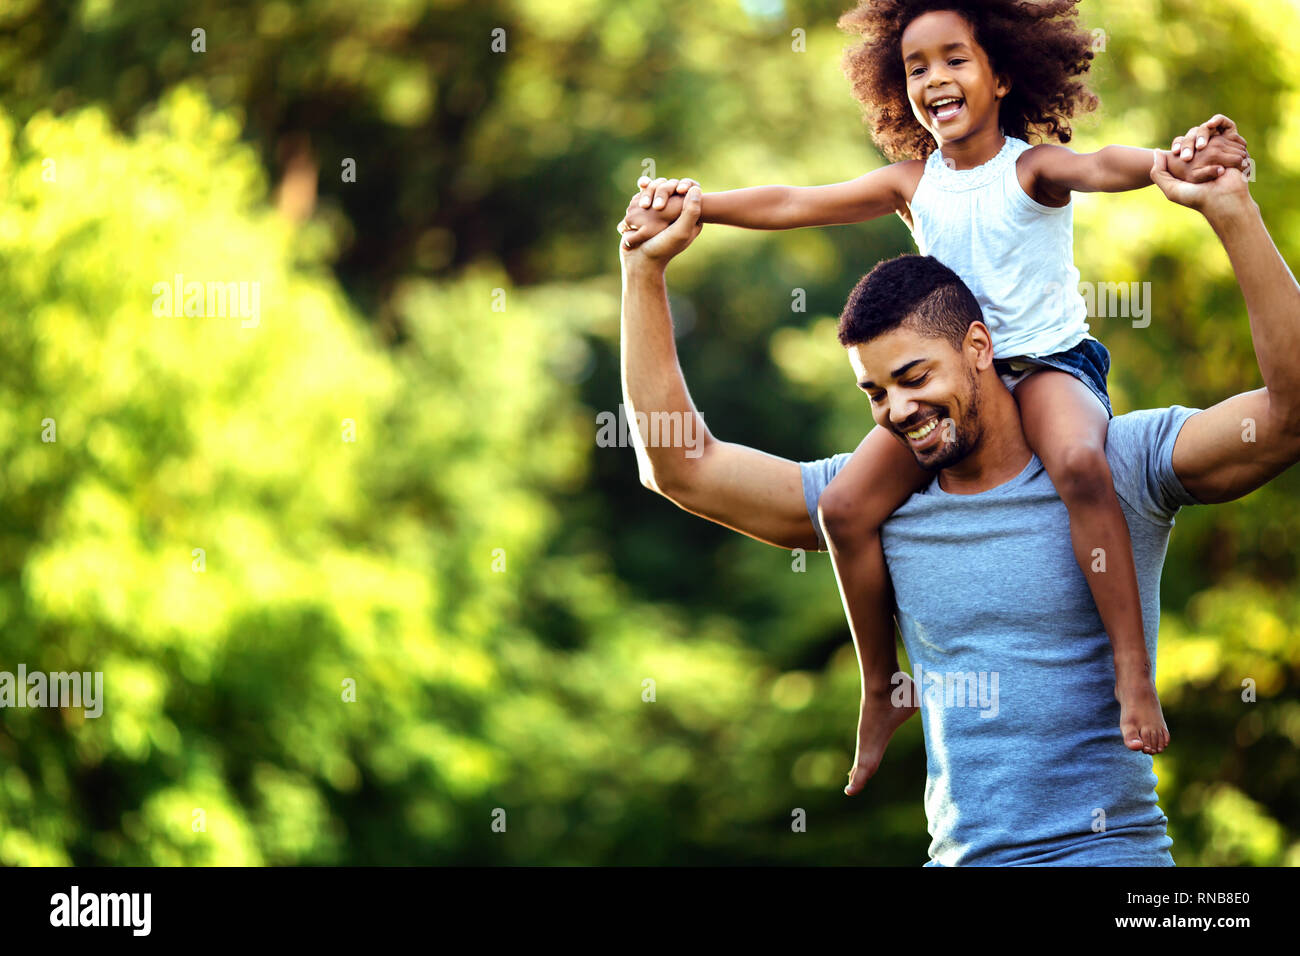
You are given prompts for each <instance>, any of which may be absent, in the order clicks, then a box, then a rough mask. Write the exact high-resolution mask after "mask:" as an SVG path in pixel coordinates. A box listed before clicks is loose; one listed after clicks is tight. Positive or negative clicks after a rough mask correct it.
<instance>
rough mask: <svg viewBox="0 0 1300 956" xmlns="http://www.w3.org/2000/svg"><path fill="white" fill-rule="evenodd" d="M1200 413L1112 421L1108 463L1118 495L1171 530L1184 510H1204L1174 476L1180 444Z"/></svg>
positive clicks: (1166, 411) (1148, 412)
mask: <svg viewBox="0 0 1300 956" xmlns="http://www.w3.org/2000/svg"><path fill="white" fill-rule="evenodd" d="M1199 411H1201V409H1199V408H1187V407H1185V406H1182V405H1172V406H1170V407H1169V408H1147V409H1143V410H1142V411H1138V412H1129V413H1128V414H1127V415H1120V416H1119V417H1118V418H1113V419H1111V422H1110V430H1109V432H1108V433H1107V435H1106V458H1107V460H1108V461H1109V463H1110V471H1111V475H1112V477H1113V478H1114V480H1115V493H1116V494H1117V495H1119V497H1121V498H1123V499H1124V500H1125V501H1126V502H1128V504H1129V506H1130V507H1132V508H1133V510H1134V511H1136V512H1137V513H1138V514H1140V515H1142V516H1144V517H1145V518H1147V520H1149V521H1152V522H1155V523H1156V524H1161V525H1168V524H1169V523H1170V519H1172V518H1173V516H1174V515H1175V514H1176V513H1177V512H1178V509H1179V508H1182V507H1184V506H1186V505H1199V504H1200V503H1201V502H1199V501H1197V500H1196V499H1195V498H1194V497H1192V494H1191V492H1189V491H1188V490H1187V489H1186V488H1184V487H1183V483H1182V482H1181V481H1179V480H1178V475H1177V474H1176V473H1175V472H1174V444H1175V443H1176V442H1177V441H1178V433H1179V432H1180V431H1181V430H1182V427H1183V424H1184V423H1185V422H1186V421H1187V419H1189V418H1191V417H1192V416H1193V415H1195V414H1196V413H1197V412H1199Z"/></svg>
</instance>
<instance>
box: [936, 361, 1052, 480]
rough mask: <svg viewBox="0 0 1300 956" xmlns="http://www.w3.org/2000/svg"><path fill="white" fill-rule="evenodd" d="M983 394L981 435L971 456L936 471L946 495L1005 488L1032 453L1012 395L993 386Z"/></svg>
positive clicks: (986, 388) (1021, 469)
mask: <svg viewBox="0 0 1300 956" xmlns="http://www.w3.org/2000/svg"><path fill="white" fill-rule="evenodd" d="M984 395H985V396H986V400H985V405H984V407H983V408H982V409H981V410H980V421H981V423H982V425H983V428H984V434H983V436H982V437H981V438H980V440H979V442H978V444H977V445H976V446H975V448H974V449H972V450H971V452H970V454H968V455H967V456H966V457H965V458H963V459H962V460H961V461H959V462H957V463H956V464H955V465H952V466H950V467H948V468H944V469H942V470H941V471H940V472H939V487H940V488H942V489H943V490H944V491H946V492H948V493H949V494H953V495H977V494H979V493H980V492H982V491H988V490H990V489H992V488H996V487H997V486H998V485H1004V484H1006V483H1007V482H1008V481H1010V480H1011V479H1012V478H1015V477H1016V476H1017V475H1019V474H1020V473H1021V472H1022V471H1024V470H1025V466H1026V465H1028V464H1029V458H1030V456H1031V455H1032V454H1033V452H1032V451H1031V450H1030V448H1029V442H1027V441H1026V440H1025V431H1024V428H1023V426H1022V425H1021V422H1020V408H1019V407H1018V406H1017V405H1016V400H1015V399H1014V398H1012V397H1011V393H1010V392H1008V391H1007V390H1006V389H1004V388H1001V387H998V386H996V385H995V386H992V387H988V386H986V387H985V388H984Z"/></svg>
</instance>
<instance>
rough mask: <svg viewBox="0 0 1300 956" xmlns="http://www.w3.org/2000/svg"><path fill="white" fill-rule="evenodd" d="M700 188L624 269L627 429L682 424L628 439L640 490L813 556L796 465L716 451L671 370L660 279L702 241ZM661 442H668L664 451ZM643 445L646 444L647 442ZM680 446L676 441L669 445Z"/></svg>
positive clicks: (718, 445) (728, 449) (674, 366)
mask: <svg viewBox="0 0 1300 956" xmlns="http://www.w3.org/2000/svg"><path fill="white" fill-rule="evenodd" d="M700 195H701V193H700V188H699V187H698V186H695V187H692V189H691V191H690V192H689V193H687V194H686V202H685V205H684V206H683V207H682V214H681V217H680V218H679V219H678V220H677V221H676V222H674V223H673V224H672V225H671V226H669V227H668V228H667V229H665V230H664V231H663V232H661V233H659V234H658V235H656V236H654V237H653V238H652V239H649V240H647V241H646V242H645V243H643V244H642V245H640V246H638V247H637V248H636V249H628V248H627V247H626V246H624V245H623V244H622V242H621V241H620V243H619V253H620V255H621V257H622V260H623V324H622V371H623V404H624V405H625V406H626V407H627V412H628V419H629V421H632V422H635V421H637V419H638V418H640V416H641V415H642V414H644V415H645V421H646V422H647V423H651V422H655V423H660V424H662V423H663V422H671V423H673V425H674V426H676V424H677V423H678V422H680V423H681V426H682V427H681V428H680V430H679V429H678V428H676V427H673V428H649V427H647V429H646V431H647V432H648V433H649V434H648V435H646V434H641V433H640V430H639V429H637V428H633V429H632V441H633V443H634V445H635V447H636V456H637V465H638V468H639V469H640V472H641V483H642V484H643V485H645V486H646V487H647V488H650V489H651V490H653V491H657V492H659V493H660V494H661V495H663V496H664V497H666V498H668V499H669V500H670V501H672V502H673V503H675V504H676V505H678V506H679V507H681V508H684V509H685V510H687V511H689V512H691V513H693V514H697V515H699V516H700V517H702V518H708V519H709V520H710V521H716V522H717V523H718V524H721V525H725V526H726V527H728V528H732V529H733V530H735V531H739V532H741V533H742V534H746V535H749V536H750V537H752V538H757V539H758V540H759V541H765V542H767V543H768V544H774V545H776V546H777V547H781V548H790V549H793V548H804V549H807V550H810V551H813V550H817V549H818V548H819V547H820V545H819V544H818V540H817V535H816V532H815V531H814V529H813V525H812V521H811V519H810V518H809V517H808V510H807V507H806V506H805V504H804V496H803V478H802V475H801V473H800V470H799V466H798V464H796V463H795V462H793V461H789V460H787V459H784V458H777V457H774V456H772V455H768V454H765V453H763V452H761V451H755V450H754V449H752V448H746V447H744V446H743V445H735V444H732V443H730V442H723V441H718V440H717V439H716V438H714V437H713V435H712V434H710V432H709V429H708V427H707V426H706V425H705V424H704V418H703V417H702V416H701V415H700V414H699V412H698V411H697V410H696V408H695V403H694V402H692V401H691V396H690V393H689V392H688V391H687V389H686V380H685V378H683V376H682V369H681V365H680V364H679V363H678V361H677V346H676V343H675V342H674V341H673V326H672V317H671V315H670V313H669V311H668V290H667V287H666V285H665V283H664V269H665V268H666V267H667V265H668V262H669V260H670V259H672V258H673V256H675V255H677V253H679V252H681V251H682V250H683V249H685V248H686V247H687V246H689V245H690V244H691V242H692V241H694V239H695V237H696V236H697V235H699V232H700V223H699V218H700ZM665 435H670V436H673V439H674V440H672V441H663V440H662V439H663V438H664V436H665ZM647 438H650V439H653V440H649V441H648V440H647ZM678 438H681V439H682V440H680V441H679V440H676V439H678Z"/></svg>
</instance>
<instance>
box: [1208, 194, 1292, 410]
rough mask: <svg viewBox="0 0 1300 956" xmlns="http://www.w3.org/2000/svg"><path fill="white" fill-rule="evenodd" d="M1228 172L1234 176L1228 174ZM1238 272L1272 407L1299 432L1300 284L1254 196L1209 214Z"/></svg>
mask: <svg viewBox="0 0 1300 956" xmlns="http://www.w3.org/2000/svg"><path fill="white" fill-rule="evenodd" d="M1227 175H1236V173H1228V174H1227ZM1207 218H1208V219H1209V221H1210V225H1211V226H1213V227H1214V231H1215V232H1216V233H1217V234H1218V236H1219V240H1220V241H1221V242H1222V243H1223V247H1224V249H1226V250H1227V252H1228V257H1229V258H1230V259H1231V260H1232V268H1233V270H1234V271H1235V272H1236V274H1237V282H1238V283H1239V284H1240V285H1241V292H1242V295H1243V296H1244V297H1245V300H1246V310H1247V312H1248V314H1249V316H1250V335H1251V340H1252V341H1253V342H1254V345H1255V358H1256V360H1257V361H1258V363H1259V371H1260V374H1261V375H1263V378H1264V385H1265V386H1266V387H1267V388H1268V394H1269V406H1270V408H1271V409H1272V410H1273V411H1274V412H1275V413H1276V414H1277V416H1278V419H1279V422H1280V423H1281V424H1282V425H1283V426H1284V427H1285V428H1286V429H1287V430H1288V431H1290V432H1293V433H1294V432H1298V431H1300V349H1298V348H1297V346H1298V345H1300V285H1297V284H1296V280H1295V277H1294V276H1293V275H1292V274H1291V270H1290V269H1289V268H1288V267H1287V264H1286V262H1285V261H1284V260H1283V259H1282V255H1281V253H1279V252H1278V250H1277V246H1276V245H1274V244H1273V239H1272V237H1271V236H1270V235H1269V234H1268V229H1267V228H1266V227H1265V226H1264V220H1263V218H1262V217H1261V216H1260V212H1259V206H1258V205H1257V204H1256V203H1255V201H1254V200H1253V199H1247V200H1245V201H1243V202H1240V203H1234V204H1233V205H1232V206H1231V208H1229V209H1226V210H1224V211H1221V212H1216V213H1214V214H1211V215H1207Z"/></svg>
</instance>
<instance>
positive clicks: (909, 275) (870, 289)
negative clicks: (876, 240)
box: [839, 255, 984, 351]
mask: <svg viewBox="0 0 1300 956" xmlns="http://www.w3.org/2000/svg"><path fill="white" fill-rule="evenodd" d="M983 319H984V315H983V313H982V312H981V311H980V306H979V303H978V302H977V301H975V296H974V294H973V293H972V292H971V290H970V289H969V288H968V287H967V285H966V283H964V282H962V281H961V277H960V276H958V275H957V273H955V272H953V271H952V270H951V269H949V268H948V267H947V266H946V265H944V264H943V263H942V262H940V261H939V260H938V259H936V258H934V257H933V256H910V255H909V256H899V257H897V258H896V259H886V260H885V261H884V262H880V263H878V264H877V265H876V267H875V268H874V269H872V270H871V271H870V272H869V273H867V274H866V275H865V276H863V277H862V281H860V282H859V283H858V284H857V286H855V287H854V289H853V292H852V293H851V294H850V295H849V301H848V303H847V304H845V306H844V311H843V312H842V313H840V329H839V335H840V344H841V345H843V346H844V347H845V348H848V347H849V346H851V345H862V344H863V343H865V342H870V341H871V340H872V339H874V338H877V337H878V336H881V335H883V334H885V333H886V332H891V331H893V330H894V329H896V328H898V327H899V326H901V325H904V324H906V325H907V327H908V328H910V329H914V330H915V331H916V332H919V333H920V334H921V335H926V336H929V337H931V338H942V339H947V340H948V342H949V343H950V344H951V345H952V347H953V348H954V349H956V350H957V351H961V346H962V342H963V341H964V340H965V338H966V331H967V330H968V329H969V328H970V325H971V323H972V322H982V321H983Z"/></svg>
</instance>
